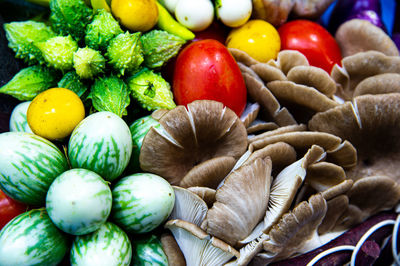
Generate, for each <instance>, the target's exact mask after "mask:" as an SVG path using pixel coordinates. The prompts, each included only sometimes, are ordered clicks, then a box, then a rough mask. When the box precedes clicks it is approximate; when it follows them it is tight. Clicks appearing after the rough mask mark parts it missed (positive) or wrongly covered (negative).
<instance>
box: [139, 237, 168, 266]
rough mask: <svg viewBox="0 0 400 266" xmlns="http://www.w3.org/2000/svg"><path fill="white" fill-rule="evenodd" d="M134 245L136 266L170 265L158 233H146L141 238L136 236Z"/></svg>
mask: <svg viewBox="0 0 400 266" xmlns="http://www.w3.org/2000/svg"><path fill="white" fill-rule="evenodd" d="M132 246H133V265H134V266H151V265H158V266H168V259H167V256H166V255H165V253H164V250H163V248H162V245H161V241H160V240H159V239H158V238H157V236H156V235H146V236H144V237H142V238H140V239H139V238H135V239H134V240H133V241H132Z"/></svg>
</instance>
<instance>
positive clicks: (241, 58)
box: [228, 48, 259, 66]
mask: <svg viewBox="0 0 400 266" xmlns="http://www.w3.org/2000/svg"><path fill="white" fill-rule="evenodd" d="M228 50H229V52H230V53H231V54H232V56H233V58H235V60H236V61H237V62H238V63H242V64H244V65H245V66H251V65H254V64H257V63H259V62H258V61H257V60H256V59H254V58H253V57H251V56H250V55H249V54H248V53H246V52H244V51H242V50H239V49H236V48H228Z"/></svg>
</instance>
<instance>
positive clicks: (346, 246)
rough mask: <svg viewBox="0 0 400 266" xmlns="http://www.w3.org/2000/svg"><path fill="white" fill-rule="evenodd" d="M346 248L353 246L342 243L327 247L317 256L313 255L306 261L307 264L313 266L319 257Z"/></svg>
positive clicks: (349, 248) (351, 248) (352, 248)
mask: <svg viewBox="0 0 400 266" xmlns="http://www.w3.org/2000/svg"><path fill="white" fill-rule="evenodd" d="M346 250H350V251H352V250H354V246H350V245H343V246H337V247H334V248H330V249H327V250H325V251H323V252H321V253H319V254H318V255H317V256H315V257H314V258H313V259H312V260H311V261H310V262H309V263H307V266H313V265H314V264H315V263H317V262H318V261H319V260H320V259H322V258H323V257H325V256H328V255H330V254H332V253H335V252H338V251H346Z"/></svg>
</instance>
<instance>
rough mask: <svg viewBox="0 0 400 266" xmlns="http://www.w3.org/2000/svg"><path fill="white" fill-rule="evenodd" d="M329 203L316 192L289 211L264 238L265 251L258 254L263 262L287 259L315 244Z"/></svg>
mask: <svg viewBox="0 0 400 266" xmlns="http://www.w3.org/2000/svg"><path fill="white" fill-rule="evenodd" d="M326 210H327V204H326V201H325V199H324V198H323V197H322V195H321V194H316V195H314V196H312V197H310V199H309V200H308V202H301V203H300V204H299V205H297V206H296V207H295V208H294V209H293V210H291V211H290V212H289V213H286V214H285V215H283V216H282V218H281V219H280V221H279V223H277V224H276V225H274V227H273V228H272V229H271V230H270V232H269V233H268V236H269V238H268V239H266V240H264V242H263V246H264V251H263V252H262V253H260V254H258V256H260V257H262V258H263V263H266V264H267V263H270V262H272V261H278V260H281V259H286V258H288V257H289V256H291V255H293V254H296V253H298V252H301V251H302V249H305V248H306V246H307V245H312V246H315V243H307V242H315V241H318V236H317V228H318V226H319V225H320V223H321V221H322V219H323V218H324V217H325V213H326Z"/></svg>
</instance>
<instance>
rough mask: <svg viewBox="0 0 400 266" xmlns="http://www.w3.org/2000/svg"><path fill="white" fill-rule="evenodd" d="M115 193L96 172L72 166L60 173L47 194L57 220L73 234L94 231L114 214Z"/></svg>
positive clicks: (53, 218) (57, 224) (65, 229)
mask: <svg viewBox="0 0 400 266" xmlns="http://www.w3.org/2000/svg"><path fill="white" fill-rule="evenodd" d="M111 205H112V194H111V189H110V188H109V186H108V184H107V183H106V182H105V181H104V180H103V179H102V178H101V176H99V175H98V174H96V173H95V172H92V171H89V170H86V169H71V170H68V171H66V172H64V173H62V174H61V175H59V176H58V177H57V178H56V179H55V180H54V182H53V183H52V184H51V186H50V188H49V191H48V192H47V197H46V209H47V212H48V214H49V216H50V219H51V220H52V221H53V223H54V224H55V225H56V226H57V227H58V228H60V229H61V230H62V231H64V232H66V233H69V234H72V235H83V234H88V233H91V232H93V231H95V230H97V229H99V228H100V226H101V225H102V224H104V223H105V222H106V220H107V218H108V216H109V215H110V212H111Z"/></svg>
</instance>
